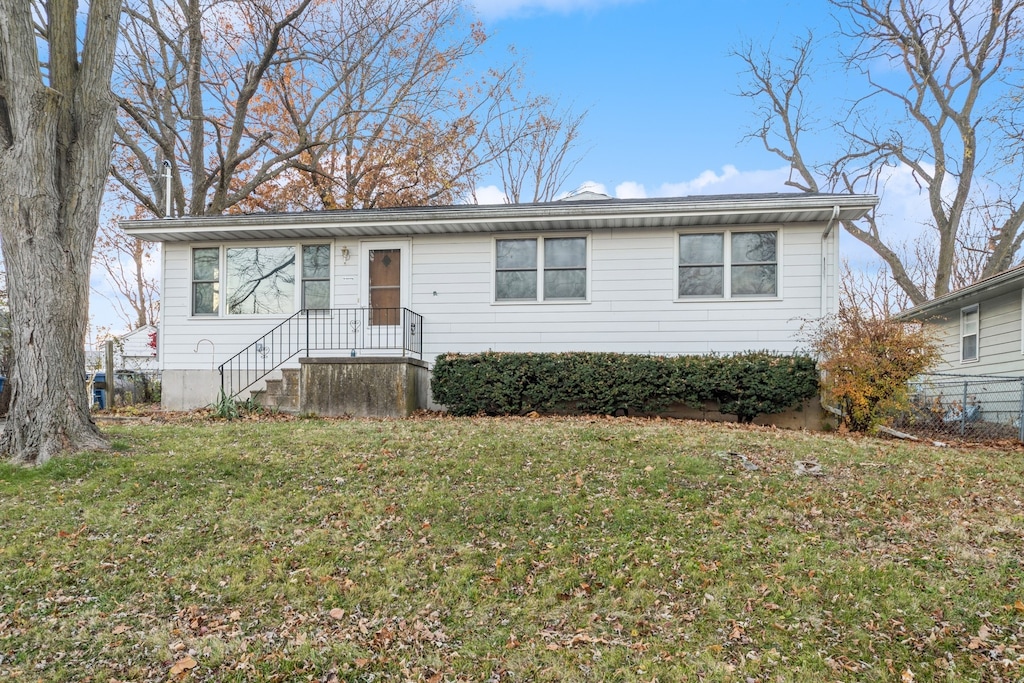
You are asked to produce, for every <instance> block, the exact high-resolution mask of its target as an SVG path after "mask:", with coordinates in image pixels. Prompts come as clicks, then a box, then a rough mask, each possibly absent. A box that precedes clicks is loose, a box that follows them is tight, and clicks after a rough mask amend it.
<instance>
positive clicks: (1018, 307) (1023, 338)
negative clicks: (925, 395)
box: [896, 266, 1024, 376]
mask: <svg viewBox="0 0 1024 683" xmlns="http://www.w3.org/2000/svg"><path fill="white" fill-rule="evenodd" d="M1022 299H1024V266H1018V267H1017V268H1012V269H1010V270H1007V271H1004V272H1002V273H999V274H998V275H993V276H992V277H989V278H985V279H984V280H981V281H980V282H976V283H974V284H973V285H970V286H968V287H964V288H962V289H958V290H956V291H955V292H950V293H949V294H945V295H943V296H940V297H937V298H935V299H932V300H931V301H926V302H925V303H923V304H921V305H919V306H914V307H913V308H910V309H907V310H906V311H903V312H902V313H900V314H899V315H897V316H896V318H897V319H899V320H907V321H919V322H923V323H924V324H925V325H926V326H927V327H928V328H930V329H931V330H933V331H934V333H935V336H936V339H937V341H938V342H939V344H940V349H941V353H942V361H941V364H940V366H939V367H938V368H936V370H937V371H940V372H955V373H959V374H965V375H1003V374H1010V375H1015V376H1024V335H1022V334H1021V325H1022V324H1024V316H1022V315H1021V311H1022Z"/></svg>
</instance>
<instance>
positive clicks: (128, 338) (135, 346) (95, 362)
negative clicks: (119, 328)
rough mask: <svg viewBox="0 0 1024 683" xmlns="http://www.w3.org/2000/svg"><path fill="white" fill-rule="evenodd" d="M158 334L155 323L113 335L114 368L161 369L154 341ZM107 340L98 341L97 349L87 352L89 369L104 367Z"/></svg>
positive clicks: (148, 370)
mask: <svg viewBox="0 0 1024 683" xmlns="http://www.w3.org/2000/svg"><path fill="white" fill-rule="evenodd" d="M157 336H158V332H157V328H156V326H155V325H143V326H142V327H137V328H135V329H134V330H131V331H130V332H123V333H121V334H115V335H111V339H112V340H113V342H114V368H115V369H116V370H136V371H141V372H155V371H157V370H159V369H160V364H159V362H158V356H157V348H156V346H154V342H155V341H156V338H157ZM105 349H106V340H104V341H101V342H97V343H96V348H95V350H93V351H91V352H87V353H86V365H87V367H88V368H89V369H99V370H102V369H103V363H104V362H105V360H104V359H105V353H106V351H105Z"/></svg>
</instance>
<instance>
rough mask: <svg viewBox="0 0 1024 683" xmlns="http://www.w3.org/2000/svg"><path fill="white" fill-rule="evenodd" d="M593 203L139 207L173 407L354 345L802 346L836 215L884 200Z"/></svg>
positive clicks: (168, 404) (391, 348)
mask: <svg viewBox="0 0 1024 683" xmlns="http://www.w3.org/2000/svg"><path fill="white" fill-rule="evenodd" d="M583 199H584V201H566V200H562V201H556V202H548V203H540V204H522V205H490V206H478V205H464V206H447V207H416V208H395V209H372V210H352V211H325V212H310V213H297V214H258V215H236V216H210V217H199V218H178V219H157V220H148V221H126V222H123V223H122V227H123V228H124V230H125V231H126V232H127V233H128V234H129V235H131V236H133V237H139V238H142V239H146V240H151V241H157V242H161V243H162V244H163V247H162V250H161V253H162V259H163V263H162V282H163V300H162V302H161V322H160V334H159V358H160V365H161V369H162V372H163V378H162V381H163V405H164V407H165V408H166V409H186V408H191V407H197V406H202V405H205V404H209V403H211V402H212V401H214V400H215V399H216V398H217V396H218V393H219V391H220V389H221V387H224V391H225V394H227V395H239V396H242V397H245V396H247V395H248V392H249V391H252V390H255V389H259V388H261V387H262V386H263V383H264V382H266V378H267V375H266V373H267V372H270V373H272V374H271V375H270V378H271V379H273V378H274V376H275V375H274V374H273V373H277V372H279V371H278V370H277V369H276V368H278V367H279V366H280V367H283V368H285V369H288V368H292V369H294V368H299V367H302V368H303V370H302V372H306V371H307V370H309V371H310V372H312V371H313V369H314V368H315V366H317V364H318V363H321V362H322V363H329V364H334V365H338V363H340V362H341V359H352V358H355V359H356V361H358V362H362V361H363V360H364V359H367V361H366V362H369V359H376V360H375V361H374V362H378V361H380V359H382V358H388V357H392V358H398V359H402V358H405V359H411V361H410V362H412V363H413V365H415V366H417V367H422V368H429V366H430V364H431V363H432V361H433V359H434V358H436V357H437V356H438V355H439V354H442V353H445V352H479V351H487V350H493V351H535V352H544V351H551V352H557V351H615V352H625V353H642V354H704V353H710V352H717V353H732V352H739V351H748V350H771V351H777V352H782V353H790V352H793V351H795V350H797V349H798V348H800V346H801V344H800V341H799V330H800V327H801V324H802V322H803V321H804V320H807V319H814V318H818V317H820V316H822V315H825V314H828V313H830V312H832V311H834V310H835V309H836V306H837V302H838V286H837V285H838V282H837V280H838V229H837V228H838V225H837V224H838V221H841V220H855V219H857V218H860V217H861V216H863V215H864V214H865V213H866V212H868V211H869V210H871V208H872V207H874V206H875V204H876V203H877V198H876V197H874V196H869V195H845V194H796V193H792V194H789V193H784V194H750V195H727V196H698V197H682V198H662V199H610V198H600V197H594V196H587V197H584V198H583ZM318 359H319V360H318ZM332 359H333V360H332ZM335 361H337V363H336V362H335ZM339 367H340V366H339ZM342 371H343V370H341V369H338V368H335V370H332V372H342ZM324 372H326V370H324ZM382 381H383V380H382ZM417 391H419V392H420V398H419V399H417V400H419V402H420V403H422V402H423V401H424V400H425V399H424V398H423V396H424V395H425V393H424V392H423V389H422V387H421V388H420V389H418V390H417Z"/></svg>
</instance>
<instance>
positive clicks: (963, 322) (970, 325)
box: [960, 304, 979, 363]
mask: <svg viewBox="0 0 1024 683" xmlns="http://www.w3.org/2000/svg"><path fill="white" fill-rule="evenodd" d="M978 322H979V317H978V306H977V304H975V305H974V306H969V307H968V308H962V309H960V361H961V362H963V363H967V362H969V361H975V360H978Z"/></svg>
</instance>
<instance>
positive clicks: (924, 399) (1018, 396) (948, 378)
mask: <svg viewBox="0 0 1024 683" xmlns="http://www.w3.org/2000/svg"><path fill="white" fill-rule="evenodd" d="M910 400H911V408H910V410H908V411H907V412H906V413H904V414H902V415H900V416H898V417H897V419H896V420H895V421H894V423H893V426H894V427H896V428H897V429H901V430H903V431H905V432H908V433H910V434H914V435H915V436H922V437H933V438H940V439H941V438H945V439H951V438H952V439H962V440H964V441H1008V440H1013V441H1019V442H1024V377H1007V376H1005V375H955V374H943V373H932V374H927V375H922V376H920V377H918V378H917V379H915V380H913V381H912V382H910Z"/></svg>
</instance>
